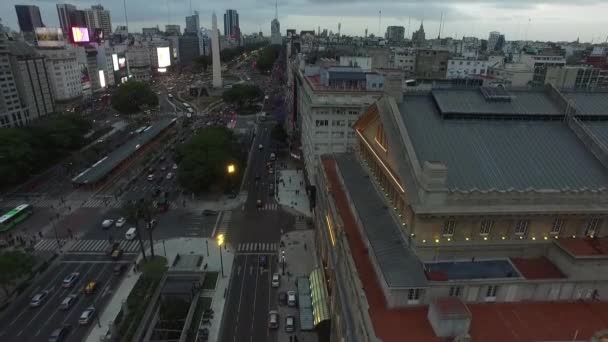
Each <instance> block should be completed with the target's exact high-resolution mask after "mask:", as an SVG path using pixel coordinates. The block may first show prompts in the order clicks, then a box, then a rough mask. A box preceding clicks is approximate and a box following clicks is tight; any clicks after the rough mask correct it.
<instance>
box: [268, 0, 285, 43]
mask: <svg viewBox="0 0 608 342" xmlns="http://www.w3.org/2000/svg"><path fill="white" fill-rule="evenodd" d="M270 43H271V44H272V45H281V44H283V37H281V23H279V7H278V6H277V2H276V1H275V3H274V19H272V21H271V22H270Z"/></svg>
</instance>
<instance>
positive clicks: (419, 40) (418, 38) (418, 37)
mask: <svg viewBox="0 0 608 342" xmlns="http://www.w3.org/2000/svg"><path fill="white" fill-rule="evenodd" d="M425 40H426V35H425V33H424V23H423V22H420V28H419V29H418V30H417V31H414V33H412V43H413V44H414V46H424V42H425Z"/></svg>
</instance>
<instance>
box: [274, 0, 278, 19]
mask: <svg viewBox="0 0 608 342" xmlns="http://www.w3.org/2000/svg"><path fill="white" fill-rule="evenodd" d="M274 18H275V19H277V20H278V19H279V5H278V3H277V0H274Z"/></svg>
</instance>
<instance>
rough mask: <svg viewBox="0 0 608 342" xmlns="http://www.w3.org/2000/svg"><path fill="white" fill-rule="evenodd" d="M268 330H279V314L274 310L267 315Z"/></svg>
mask: <svg viewBox="0 0 608 342" xmlns="http://www.w3.org/2000/svg"><path fill="white" fill-rule="evenodd" d="M268 328H269V329H278V328H279V313H278V312H277V311H276V310H271V311H270V312H269V313H268Z"/></svg>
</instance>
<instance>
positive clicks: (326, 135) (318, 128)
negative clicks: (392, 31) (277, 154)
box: [294, 66, 384, 182]
mask: <svg viewBox="0 0 608 342" xmlns="http://www.w3.org/2000/svg"><path fill="white" fill-rule="evenodd" d="M296 75H297V76H296V77H297V78H298V81H297V82H294V86H297V87H298V88H299V89H298V91H297V93H298V98H297V99H295V101H297V107H298V109H297V111H298V125H299V127H300V129H301V143H302V153H303V159H304V162H305V165H306V171H307V172H308V177H309V178H308V179H309V180H311V181H313V182H314V179H315V177H313V175H314V173H315V172H316V166H317V164H318V159H319V156H321V155H322V154H327V153H340V152H347V151H352V149H353V148H354V144H355V142H356V139H355V131H354V130H353V129H352V126H353V125H354V123H355V122H356V121H357V119H358V118H359V116H360V115H361V114H362V113H363V111H364V110H365V109H366V108H367V107H368V106H369V105H370V104H371V103H373V102H374V101H375V100H377V99H378V98H379V97H380V96H382V90H383V89H384V76H383V75H381V74H379V73H376V72H364V71H363V70H361V69H360V68H353V67H340V66H335V67H329V68H319V67H310V66H309V67H303V68H298V70H296Z"/></svg>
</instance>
